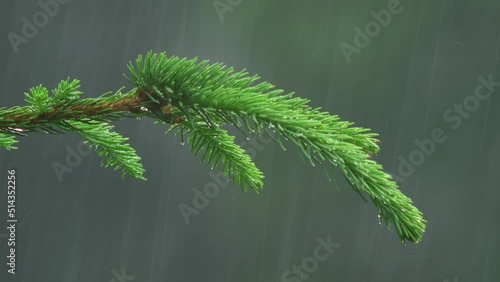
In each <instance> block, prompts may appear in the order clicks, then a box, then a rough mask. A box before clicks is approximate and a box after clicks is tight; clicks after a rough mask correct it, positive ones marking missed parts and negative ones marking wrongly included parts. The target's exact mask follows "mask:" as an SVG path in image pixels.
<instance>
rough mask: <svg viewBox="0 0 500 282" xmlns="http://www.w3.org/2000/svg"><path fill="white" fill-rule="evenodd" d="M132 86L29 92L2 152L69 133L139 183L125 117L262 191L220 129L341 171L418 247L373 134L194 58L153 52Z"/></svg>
mask: <svg viewBox="0 0 500 282" xmlns="http://www.w3.org/2000/svg"><path fill="white" fill-rule="evenodd" d="M128 68H129V71H130V74H129V75H128V76H127V78H128V80H129V81H131V82H132V83H133V85H134V86H135V87H134V88H133V89H131V90H130V91H128V92H125V93H122V90H123V89H120V90H119V91H117V92H115V93H106V94H104V95H102V96H100V97H97V98H86V99H81V98H80V96H81V94H82V93H81V92H80V91H79V87H80V84H79V81H78V80H72V81H71V80H70V79H67V80H64V81H62V82H61V83H60V84H59V85H58V87H57V88H56V89H54V90H52V91H51V92H52V95H49V91H48V90H47V89H46V88H44V87H43V86H37V87H34V88H31V89H30V91H29V93H25V97H26V102H27V103H28V105H27V106H23V107H13V108H10V109H5V108H0V147H3V148H5V149H7V150H11V149H15V147H14V144H15V143H16V142H17V141H16V138H17V137H19V136H26V134H27V133H29V132H43V133H49V134H59V133H64V132H74V133H77V134H79V135H80V136H81V137H83V138H84V139H85V140H86V142H88V143H89V144H90V145H91V146H92V147H93V148H95V150H96V152H97V154H98V155H100V156H103V161H102V165H103V166H110V167H113V168H115V169H120V170H121V171H122V176H125V175H130V176H132V177H135V178H139V179H145V178H144V176H143V174H144V169H143V167H142V165H141V164H140V158H139V157H138V156H137V155H136V152H135V150H134V149H132V148H131V147H130V146H129V145H128V144H127V143H126V141H127V138H125V137H122V136H121V135H120V134H118V133H116V132H114V131H113V127H112V126H111V125H110V124H109V123H110V122H112V121H114V120H117V119H121V118H125V117H137V118H140V117H144V116H145V117H150V118H152V119H154V120H155V122H157V123H161V124H167V125H169V126H170V128H169V129H168V131H167V132H166V133H169V132H174V134H175V135H180V137H181V140H182V142H185V141H187V143H188V144H189V148H190V150H191V152H192V153H193V154H194V155H198V154H201V161H202V163H205V164H206V165H208V166H209V167H211V168H212V169H215V168H218V167H219V168H220V169H221V170H222V172H223V174H224V176H225V177H226V178H227V179H228V180H231V181H233V182H235V183H238V184H239V185H240V186H241V187H242V189H243V190H244V191H246V190H248V189H252V190H254V191H256V192H258V191H259V190H260V189H262V187H263V181H262V180H263V178H264V175H263V173H262V172H261V171H260V170H259V169H258V168H257V167H256V166H255V164H254V163H253V161H252V160H251V158H250V157H249V156H248V155H247V154H246V153H245V151H244V150H243V149H242V148H240V147H239V146H238V145H237V144H235V142H234V137H233V136H231V135H230V134H229V133H228V132H227V131H226V130H224V129H222V128H221V126H222V125H225V124H230V125H232V126H234V127H235V128H237V129H238V130H239V131H241V132H242V133H244V134H246V135H248V134H250V133H258V134H266V135H268V136H270V137H271V138H272V139H273V140H274V141H275V142H276V143H278V144H279V145H280V146H281V147H282V148H285V146H286V144H287V143H292V144H294V145H296V147H297V148H299V151H300V152H301V153H302V154H303V156H305V157H306V158H307V159H308V160H309V161H310V162H311V164H312V165H313V166H314V165H321V166H333V167H337V168H339V169H340V170H341V171H342V173H343V174H344V176H345V177H346V179H347V180H348V182H349V183H350V185H351V187H352V188H353V189H354V190H355V191H356V192H357V193H359V194H360V195H361V196H362V197H363V195H368V196H369V197H370V199H371V201H372V202H373V204H374V205H375V207H376V209H377V210H378V212H379V217H380V219H381V221H383V222H385V223H386V225H387V226H390V225H393V226H394V227H395V229H396V232H397V234H398V236H399V237H400V239H401V240H402V241H403V242H405V241H407V240H408V241H411V242H419V241H420V240H421V238H422V236H423V233H424V230H425V223H426V221H425V220H424V219H423V217H422V213H421V212H420V211H419V210H418V209H417V208H415V207H414V206H413V205H412V201H411V199H409V198H408V197H406V196H405V195H403V194H402V193H401V192H400V190H399V189H398V186H397V184H396V183H395V182H394V181H393V180H392V177H391V176H390V175H389V174H387V173H385V172H384V171H383V168H382V166H381V165H380V164H378V163H376V162H375V161H374V160H373V159H372V157H373V156H374V155H376V154H377V153H378V151H379V147H378V145H377V143H378V140H377V139H376V137H377V134H375V133H372V132H370V130H369V129H366V128H362V127H357V126H354V124H353V123H352V122H347V121H342V120H341V119H340V118H339V117H338V116H336V115H331V114H329V113H328V112H325V111H322V110H321V108H312V107H310V106H309V105H308V104H309V102H310V101H309V100H307V99H303V98H299V97H294V93H284V91H283V90H280V89H276V88H275V86H274V85H272V84H270V83H267V82H260V81H259V80H260V78H259V77H258V76H255V75H250V74H249V73H248V72H247V71H246V70H242V71H235V70H234V69H233V68H231V67H226V66H225V65H223V64H221V63H215V64H210V63H209V61H199V60H198V59H197V58H194V59H185V58H178V57H175V56H174V57H167V55H166V54H165V53H159V54H156V53H152V52H149V53H147V54H146V56H144V57H143V56H139V57H138V58H137V60H136V61H135V62H131V63H129V65H128Z"/></svg>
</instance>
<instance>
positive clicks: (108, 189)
mask: <svg viewBox="0 0 500 282" xmlns="http://www.w3.org/2000/svg"><path fill="white" fill-rule="evenodd" d="M48 2H50V1H48V0H41V1H40V2H38V1H26V0H24V1H5V3H2V6H1V9H0V35H1V37H0V77H1V84H0V93H1V94H0V106H2V107H11V106H15V105H21V104H24V103H25V102H24V97H23V93H24V92H27V91H28V90H29V88H30V87H33V86H36V85H39V84H43V85H44V86H46V87H48V88H49V89H53V88H54V87H55V86H56V85H57V83H58V82H59V81H60V80H62V79H65V78H67V77H68V76H70V77H72V78H77V79H79V80H81V84H82V90H83V91H84V97H97V96H98V95H100V94H102V93H104V92H107V91H115V90H117V89H118V88H120V87H122V86H126V87H127V88H130V87H131V85H130V83H128V82H127V81H126V80H125V78H124V77H123V73H126V71H127V70H126V67H125V66H126V64H127V63H128V62H129V61H130V60H133V59H135V58H136V56H137V55H138V54H143V53H145V52H147V51H148V50H153V51H155V52H160V51H166V52H167V53H168V54H170V55H177V56H181V57H189V58H191V57H195V56H197V57H199V58H200V59H210V60H211V61H222V62H224V63H226V64H227V65H230V66H234V67H235V68H236V69H243V68H246V69H247V70H248V71H250V72H251V73H254V74H259V75H260V76H261V77H262V79H263V80H266V81H269V82H271V83H273V84H275V85H277V87H279V88H282V89H284V90H285V91H287V92H292V91H294V92H296V93H297V95H298V96H301V97H305V98H308V99H310V100H311V105H313V106H315V107H322V109H323V110H326V111H328V112H330V113H335V114H338V115H340V116H341V117H342V118H343V119H345V120H349V121H353V122H355V123H356V124H357V125H360V126H363V127H368V128H371V129H372V130H373V131H374V132H378V133H380V136H379V139H380V140H381V148H382V149H381V152H380V154H379V155H378V156H377V157H376V160H377V161H379V162H380V163H381V164H383V165H384V168H385V169H386V171H388V172H389V173H391V174H393V175H395V177H396V176H397V177H398V182H399V184H400V189H401V190H402V191H403V193H405V194H406V195H407V196H409V197H411V198H412V199H413V201H414V203H415V205H416V206H417V207H418V208H419V209H421V210H422V211H423V212H424V215H425V218H426V219H427V220H428V228H427V232H426V234H425V237H424V239H423V241H422V242H421V243H420V244H418V245H414V244H408V245H406V246H405V245H402V244H401V242H399V240H398V238H397V236H396V233H395V232H394V230H392V229H391V230H387V228H385V227H384V226H383V225H379V224H378V220H377V212H376V210H375V208H374V207H373V206H372V205H371V203H366V202H364V201H363V200H362V199H361V198H360V197H359V196H358V195H357V194H356V193H353V191H351V189H350V188H349V187H348V185H347V184H346V182H345V181H344V180H343V179H342V177H341V175H339V174H338V173H337V174H335V180H336V182H337V185H335V183H334V182H330V181H329V180H328V178H327V177H326V176H325V173H324V171H323V170H322V169H321V168H319V167H312V166H311V165H310V164H309V163H308V162H305V161H303V160H302V159H301V158H300V156H299V154H298V151H297V150H295V149H294V148H293V146H291V144H287V148H288V150H287V151H283V150H281V149H280V147H279V146H278V145H276V144H274V143H266V142H263V140H260V141H258V142H254V143H253V144H250V143H249V142H246V141H247V140H245V138H239V139H238V142H239V144H242V146H243V147H244V148H246V149H247V150H249V153H250V152H251V153H252V156H253V157H254V160H255V162H256V163H257V165H258V167H259V168H261V170H262V171H263V172H264V174H265V175H266V178H265V188H264V190H263V192H262V193H261V194H260V195H256V194H255V193H253V192H248V193H243V192H241V191H240V189H239V187H238V186H237V185H234V184H227V186H226V184H224V185H222V184H221V185H219V186H221V187H220V188H221V189H220V193H219V194H218V195H217V196H216V197H214V198H212V199H209V203H208V204H207V205H206V207H205V208H203V209H201V210H199V213H198V214H196V215H192V216H190V217H189V224H187V223H186V220H185V218H183V216H182V214H181V212H180V210H179V205H180V204H183V203H184V204H186V205H190V206H193V203H192V202H193V197H194V195H195V192H194V190H193V189H198V190H200V191H202V190H203V187H204V186H205V185H208V184H209V183H213V182H214V179H213V178H212V177H211V176H210V170H209V169H208V168H207V167H205V166H203V165H199V161H200V158H198V157H193V156H191V154H190V153H189V150H188V147H187V146H182V145H181V144H180V140H179V138H178V137H175V136H172V135H167V136H164V132H165V131H166V129H167V128H165V127H163V126H161V125H155V124H153V123H152V121H151V120H148V119H143V120H124V121H120V122H117V123H115V125H116V130H117V131H118V132H120V133H121V134H123V135H124V136H127V137H130V140H129V142H130V144H131V145H132V147H134V148H135V149H136V150H137V153H138V154H139V155H140V156H141V157H142V162H143V165H144V167H145V169H146V178H148V181H138V180H134V179H131V178H126V179H122V178H121V177H120V173H118V172H115V171H113V170H112V169H105V168H100V167H99V164H100V158H99V157H97V156H96V155H95V154H94V153H91V154H87V153H86V154H82V153H83V151H82V148H84V147H82V146H81V139H80V138H79V137H78V136H76V135H74V134H66V135H62V136H53V135H52V136H48V135H42V134H30V135H29V137H27V138H20V142H19V143H18V144H17V147H18V148H19V149H18V150H14V151H5V150H1V151H0V176H1V177H0V179H2V180H1V185H0V187H2V189H1V190H2V191H3V192H2V193H0V207H1V209H0V222H1V223H0V226H1V227H2V228H1V229H0V253H1V257H0V265H1V267H0V270H1V271H0V281H2V282H3V281H26V282H27V281H43V282H45V281H46V282H49V281H50V282H53V281H102V282H108V281H151V282H153V281H252V282H256V281H263V282H267V281H294V282H297V281H301V279H300V277H299V276H298V275H296V274H293V273H292V274H290V275H288V276H287V275H285V276H283V274H284V273H285V271H287V270H290V271H292V270H293V266H294V265H297V266H300V265H301V264H302V262H303V261H304V262H307V261H309V263H311V262H310V261H311V260H310V258H311V257H312V256H313V254H314V250H315V249H316V247H317V246H319V243H318V239H323V240H327V239H328V238H330V240H331V241H332V242H335V244H338V245H337V246H338V247H337V248H336V249H335V251H334V252H333V253H332V254H329V256H328V258H327V259H326V260H325V261H321V262H318V263H317V267H314V270H313V271H311V272H305V273H306V274H307V277H306V276H302V277H301V278H302V280H303V281H345V282H351V281H352V282H359V281H370V282H379V281H380V282H382V281H384V282H386V281H405V282H406V281H415V282H416V281H418V282H432V281H436V282H438V281H439V282H443V281H450V282H451V281H455V282H458V281H460V282H462V281H483V282H493V281H500V236H499V234H500V223H499V218H500V217H499V215H500V208H499V207H498V201H499V198H500V189H499V188H500V174H499V173H498V170H499V168H500V145H499V142H500V135H499V126H500V113H499V111H497V109H498V108H499V106H500V88H498V87H497V88H498V89H496V92H495V91H493V93H492V94H491V96H490V97H489V98H488V99H485V100H482V101H479V102H478V104H477V105H474V104H469V108H471V107H472V106H470V105H474V110H470V111H466V114H467V115H465V114H464V115H462V116H460V115H459V114H458V113H457V112H455V111H454V105H460V104H463V103H464V100H466V101H468V103H471V101H472V102H473V100H474V99H473V98H471V97H472V96H473V95H474V93H475V89H476V87H477V86H478V85H479V84H480V82H479V80H478V77H480V76H481V77H484V78H488V76H489V75H491V76H492V78H493V80H494V81H500V75H499V74H498V69H497V67H498V63H499V61H500V17H499V15H500V4H499V2H498V1H492V0H482V1H471V0H469V1H465V0H442V1H407V0H405V1H401V2H400V3H399V4H397V3H396V2H397V1H394V0H384V1H369V0H361V1H347V0H337V1H298V0H291V1H262V0H257V1H250V0H220V1H152V0H145V1H125V0H109V1H90V0H89V1H81V0H71V1H67V0H66V1H62V0H61V1H60V2H55V3H57V4H58V6H57V7H58V8H57V12H54V13H52V15H49V16H47V20H46V22H44V18H43V16H42V15H41V14H40V11H42V13H44V12H43V11H44V10H43V8H42V6H43V5H41V4H40V3H42V4H43V3H48ZM52 3H54V2H53V1H52ZM388 5H389V6H390V5H399V6H398V7H399V8H398V9H399V11H400V12H399V13H397V14H392V16H391V20H390V21H389V22H388V24H386V26H385V27H381V28H380V30H379V31H378V32H377V33H376V35H375V36H373V37H371V38H370V42H369V43H368V44H367V46H364V48H360V49H359V50H358V51H357V52H355V53H353V54H351V55H350V56H346V55H345V54H344V53H343V52H342V49H341V47H340V46H341V44H343V43H344V44H351V45H353V46H355V36H356V31H355V28H356V27H359V28H360V29H364V28H365V27H366V25H367V24H368V25H369V23H370V22H371V21H373V19H374V16H373V13H379V11H381V10H387V9H388ZM390 7H396V6H390ZM52 9H53V10H52V11H54V9H55V8H54V7H52ZM37 13H38V14H37ZM45 13H46V12H45ZM35 15H38V17H39V18H38V19H36V20H37V21H38V23H39V24H40V23H41V24H40V27H39V28H38V30H37V32H36V33H35V34H34V35H33V34H32V38H27V39H26V41H27V42H24V43H22V44H20V45H18V46H17V48H18V50H17V52H16V50H15V49H16V47H14V45H15V44H14V45H13V44H12V43H11V41H10V39H9V38H10V37H9V33H15V34H17V35H19V36H21V35H22V28H23V25H24V22H23V20H22V19H23V17H25V18H26V19H27V20H28V21H30V22H33V16H35ZM376 31H377V30H375V32H376ZM11 36H12V34H11ZM344 46H345V45H344ZM348 57H349V58H348ZM476 101H477V100H476ZM450 110H451V111H453V113H450V112H449V111H450ZM446 113H448V114H449V116H448V117H449V118H453V122H451V121H450V120H446V118H445V117H444V115H446ZM457 119H460V121H461V124H460V125H459V126H457V125H458V121H457ZM452 126H455V127H456V129H453V128H452ZM437 128H441V129H442V130H443V131H444V132H445V134H446V136H447V139H446V141H445V142H444V143H441V144H436V148H435V150H433V152H432V153H430V154H428V155H425V156H424V157H425V158H424V159H423V160H421V161H419V163H418V165H414V171H413V172H411V173H406V174H405V173H403V174H405V175H402V173H401V168H400V166H401V165H402V163H403V162H404V161H402V160H403V159H404V160H409V159H410V156H411V155H412V154H413V156H414V157H415V156H416V154H418V153H415V152H416V151H419V147H418V146H417V145H416V143H415V141H416V140H420V141H421V140H424V139H429V138H431V137H432V132H433V130H435V129H437ZM240 137H241V136H240ZM257 140H259V139H257ZM71 151H76V152H77V153H78V155H79V157H77V158H76V160H75V159H73V161H74V162H76V163H77V164H76V165H75V164H74V163H73V167H71V170H72V171H71V172H67V173H65V174H63V175H62V177H58V176H57V174H56V173H55V171H54V168H53V165H54V163H59V164H62V165H69V163H68V161H67V160H66V158H67V155H68V154H69V153H68V152H71ZM78 160H79V161H78ZM70 163H71V160H70ZM8 169H16V170H17V172H16V175H17V183H16V184H17V217H18V220H19V222H18V227H17V269H16V275H10V274H8V273H7V272H6V268H7V267H6V262H7V259H6V256H7V241H6V240H7V238H6V237H5V236H6V234H7V230H6V229H5V226H6V218H7V212H6V198H7V193H6V186H7V170H8ZM222 186H223V187H222ZM306 264H307V263H306ZM311 265H312V264H309V267H308V266H307V265H306V268H308V269H309V270H310V269H311ZM313 266H314V265H313ZM283 278H285V279H283Z"/></svg>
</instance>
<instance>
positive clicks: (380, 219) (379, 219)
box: [378, 214, 382, 225]
mask: <svg viewBox="0 0 500 282" xmlns="http://www.w3.org/2000/svg"><path fill="white" fill-rule="evenodd" d="M378 224H380V225H382V218H381V217H380V214H378Z"/></svg>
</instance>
